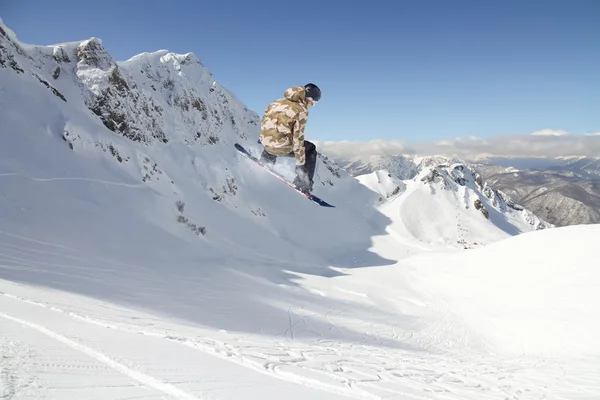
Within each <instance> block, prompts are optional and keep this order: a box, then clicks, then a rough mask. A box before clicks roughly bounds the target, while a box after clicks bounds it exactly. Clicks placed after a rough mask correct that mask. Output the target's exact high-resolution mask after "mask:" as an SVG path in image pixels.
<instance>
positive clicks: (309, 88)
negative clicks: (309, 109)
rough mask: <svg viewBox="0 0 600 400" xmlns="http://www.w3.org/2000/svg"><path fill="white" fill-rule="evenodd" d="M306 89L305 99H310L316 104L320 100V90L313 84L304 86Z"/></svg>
mask: <svg viewBox="0 0 600 400" xmlns="http://www.w3.org/2000/svg"><path fill="white" fill-rule="evenodd" d="M304 88H305V89H306V97H310V98H311V99H313V101H314V102H315V103H316V102H317V101H319V100H321V89H319V87H318V86H317V85H315V84H313V83H309V84H307V85H305V86H304Z"/></svg>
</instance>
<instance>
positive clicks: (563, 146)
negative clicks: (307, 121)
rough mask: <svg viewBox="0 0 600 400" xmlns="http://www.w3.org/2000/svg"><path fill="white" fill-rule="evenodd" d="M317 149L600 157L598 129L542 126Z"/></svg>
mask: <svg viewBox="0 0 600 400" xmlns="http://www.w3.org/2000/svg"><path fill="white" fill-rule="evenodd" d="M316 144H317V146H318V148H319V151H321V152H323V153H324V154H326V155H330V156H331V157H337V158H341V159H346V160H350V159H353V158H357V157H364V156H372V155H397V154H418V155H442V156H447V157H465V158H466V157H482V156H486V157H494V156H495V157H568V156H586V157H600V132H596V133H585V134H573V133H568V132H565V131H560V130H552V129H545V130H542V131H537V132H534V133H533V134H530V135H498V136H493V137H489V138H479V137H473V136H470V137H458V138H454V139H445V140H439V141H432V142H406V141H403V140H388V141H386V140H374V141H370V142H348V141H345V142H318V141H317V142H316Z"/></svg>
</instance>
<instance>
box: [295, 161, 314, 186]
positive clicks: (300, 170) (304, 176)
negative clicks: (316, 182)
mask: <svg viewBox="0 0 600 400" xmlns="http://www.w3.org/2000/svg"><path fill="white" fill-rule="evenodd" d="M295 172H296V179H294V185H296V187H297V188H298V189H299V190H301V191H303V192H310V191H311V190H312V185H311V182H310V179H309V178H308V169H307V168H306V165H296V170H295Z"/></svg>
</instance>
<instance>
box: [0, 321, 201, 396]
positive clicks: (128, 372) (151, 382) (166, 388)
mask: <svg viewBox="0 0 600 400" xmlns="http://www.w3.org/2000/svg"><path fill="white" fill-rule="evenodd" d="M0 317H2V318H5V319H7V320H10V321H13V322H16V323H19V324H21V325H24V326H26V327H28V328H31V329H34V330H36V331H38V332H40V333H43V334H44V335H46V336H49V337H51V338H52V339H55V340H58V341H59V342H61V343H64V344H66V345H67V346H69V347H71V348H72V349H74V350H77V351H80V352H82V353H84V354H86V355H88V356H90V357H92V358H93V359H95V360H97V361H99V362H101V363H103V364H106V365H107V366H109V367H110V368H112V369H114V370H116V371H118V372H120V373H121V374H123V375H125V376H127V377H129V378H131V379H133V380H135V381H137V382H139V383H141V384H144V385H148V386H150V387H152V388H154V389H157V390H159V391H161V392H163V393H165V394H168V395H170V396H173V397H175V398H176V399H180V400H199V399H200V398H199V397H196V396H192V395H191V394H189V393H186V392H184V391H182V390H180V389H177V388H176V387H174V386H172V385H169V384H167V383H164V382H160V381H159V380H157V379H155V378H153V377H151V376H149V375H146V374H144V373H142V372H140V371H137V370H135V369H132V368H129V367H127V366H125V365H123V364H121V363H119V362H117V361H115V360H112V359H111V358H109V357H108V356H106V355H105V354H103V353H101V352H99V351H97V350H94V349H92V348H90V347H88V346H85V345H82V344H80V343H78V342H76V341H75V340H72V339H69V338H67V337H66V336H63V335H61V334H59V333H56V332H54V331H51V330H50V329H47V328H45V327H43V326H40V325H37V324H34V323H32V322H29V321H26V320H24V319H21V318H17V317H14V316H11V315H8V314H5V313H3V312H2V311H0Z"/></svg>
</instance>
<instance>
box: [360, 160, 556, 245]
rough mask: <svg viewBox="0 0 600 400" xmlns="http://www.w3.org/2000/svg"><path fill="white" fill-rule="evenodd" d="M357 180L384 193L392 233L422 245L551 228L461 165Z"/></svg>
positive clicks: (464, 242) (382, 206) (484, 241)
mask: <svg viewBox="0 0 600 400" xmlns="http://www.w3.org/2000/svg"><path fill="white" fill-rule="evenodd" d="M357 179H358V180H359V182H361V183H362V184H363V185H365V186H366V187H368V188H369V189H370V190H372V191H374V192H377V193H379V194H380V198H379V202H380V205H379V206H378V208H379V209H380V210H381V212H382V213H384V214H385V215H387V216H388V217H389V218H390V220H391V221H392V224H391V226H390V230H391V231H392V232H396V233H398V232H399V233H400V235H401V236H404V237H405V236H407V235H410V236H412V237H414V238H416V239H418V240H419V241H421V242H424V243H432V244H433V243H435V244H441V245H444V246H448V245H450V246H459V247H462V248H472V247H474V246H480V245H485V244H489V243H493V242H496V241H498V240H502V239H505V238H507V237H510V236H513V235H517V234H520V233H523V232H529V231H531V230H542V229H548V228H552V227H553V226H552V225H551V224H549V223H547V222H545V221H543V220H541V219H540V218H538V217H537V216H536V215H535V214H533V213H532V212H530V211H528V210H526V209H524V208H523V207H521V206H519V205H518V204H515V203H514V202H513V201H512V200H510V198H508V196H506V195H505V194H504V193H503V192H501V191H499V190H496V189H493V188H491V187H490V186H488V184H487V183H486V182H483V181H482V179H481V176H479V174H477V173H476V172H475V171H474V170H472V169H471V168H469V167H468V166H465V165H463V164H453V165H438V166H436V167H430V168H424V169H423V170H422V171H421V172H420V173H419V175H417V176H416V177H415V178H414V179H412V180H403V181H400V180H398V179H396V178H395V177H394V175H392V174H391V173H388V172H387V171H378V172H374V173H372V174H367V175H360V176H358V177H357Z"/></svg>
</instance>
